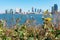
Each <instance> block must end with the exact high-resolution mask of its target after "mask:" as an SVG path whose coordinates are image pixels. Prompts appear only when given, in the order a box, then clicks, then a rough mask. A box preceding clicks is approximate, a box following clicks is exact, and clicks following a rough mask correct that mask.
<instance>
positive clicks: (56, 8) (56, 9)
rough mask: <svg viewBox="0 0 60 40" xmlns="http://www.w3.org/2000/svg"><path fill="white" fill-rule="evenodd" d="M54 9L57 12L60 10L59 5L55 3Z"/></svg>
mask: <svg viewBox="0 0 60 40" xmlns="http://www.w3.org/2000/svg"><path fill="white" fill-rule="evenodd" d="M54 11H55V12H57V11H58V5H57V4H54Z"/></svg>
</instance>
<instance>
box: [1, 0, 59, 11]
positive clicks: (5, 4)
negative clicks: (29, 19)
mask: <svg viewBox="0 0 60 40" xmlns="http://www.w3.org/2000/svg"><path fill="white" fill-rule="evenodd" d="M54 4H57V5H58V10H59V11H60V5H59V4H60V0H47V1H46V0H0V12H4V11H5V10H6V9H7V10H10V9H14V10H15V9H16V8H18V9H19V8H21V9H22V10H23V11H28V10H31V8H32V7H34V8H37V9H38V8H39V9H42V10H47V9H48V10H49V11H51V7H52V6H53V5H54Z"/></svg>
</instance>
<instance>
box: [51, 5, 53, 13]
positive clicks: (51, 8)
mask: <svg viewBox="0 0 60 40" xmlns="http://www.w3.org/2000/svg"><path fill="white" fill-rule="evenodd" d="M53 13H54V7H53V6H52V8H51V14H53Z"/></svg>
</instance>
